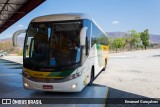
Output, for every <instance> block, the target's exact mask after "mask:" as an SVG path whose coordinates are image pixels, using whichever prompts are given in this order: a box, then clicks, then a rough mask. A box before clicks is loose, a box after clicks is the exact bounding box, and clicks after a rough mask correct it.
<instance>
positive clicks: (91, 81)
mask: <svg viewBox="0 0 160 107" xmlns="http://www.w3.org/2000/svg"><path fill="white" fill-rule="evenodd" d="M93 80H94V67H92V70H91V76H90V82H89V84H88V85H89V86H91V85H92V84H93Z"/></svg>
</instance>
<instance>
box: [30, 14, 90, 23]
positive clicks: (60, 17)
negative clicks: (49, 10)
mask: <svg viewBox="0 0 160 107" xmlns="http://www.w3.org/2000/svg"><path fill="white" fill-rule="evenodd" d="M78 19H89V20H91V18H90V16H89V15H87V14H84V13H63V14H52V15H45V16H40V17H36V18H34V19H33V20H32V21H31V22H49V21H63V20H78Z"/></svg>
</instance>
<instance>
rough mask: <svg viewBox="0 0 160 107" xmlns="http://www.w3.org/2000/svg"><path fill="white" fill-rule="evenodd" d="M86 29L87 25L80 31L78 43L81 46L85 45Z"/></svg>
mask: <svg viewBox="0 0 160 107" xmlns="http://www.w3.org/2000/svg"><path fill="white" fill-rule="evenodd" d="M87 29H88V27H83V28H82V29H81V32H80V44H81V45H82V46H84V45H85V41H86V33H87Z"/></svg>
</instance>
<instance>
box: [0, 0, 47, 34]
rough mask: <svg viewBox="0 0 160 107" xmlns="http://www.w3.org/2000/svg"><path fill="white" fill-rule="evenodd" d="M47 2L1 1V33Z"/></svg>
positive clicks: (41, 0)
mask: <svg viewBox="0 0 160 107" xmlns="http://www.w3.org/2000/svg"><path fill="white" fill-rule="evenodd" d="M44 1H45V0H0V33H2V32H3V31H5V30H6V29H7V28H8V27H10V26H11V25H13V24H14V23H15V22H17V21H18V20H19V19H21V18H22V17H23V16H25V15H26V14H27V13H29V12H30V11H32V10H33V9H34V8H36V7H37V6H39V5H40V4H41V3H43V2H44Z"/></svg>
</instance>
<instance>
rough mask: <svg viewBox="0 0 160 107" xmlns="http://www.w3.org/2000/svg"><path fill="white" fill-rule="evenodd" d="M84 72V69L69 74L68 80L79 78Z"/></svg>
mask: <svg viewBox="0 0 160 107" xmlns="http://www.w3.org/2000/svg"><path fill="white" fill-rule="evenodd" d="M82 72H83V70H82V71H80V72H76V73H75V74H72V75H70V76H68V80H72V79H75V78H78V77H79V76H81V75H82Z"/></svg>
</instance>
